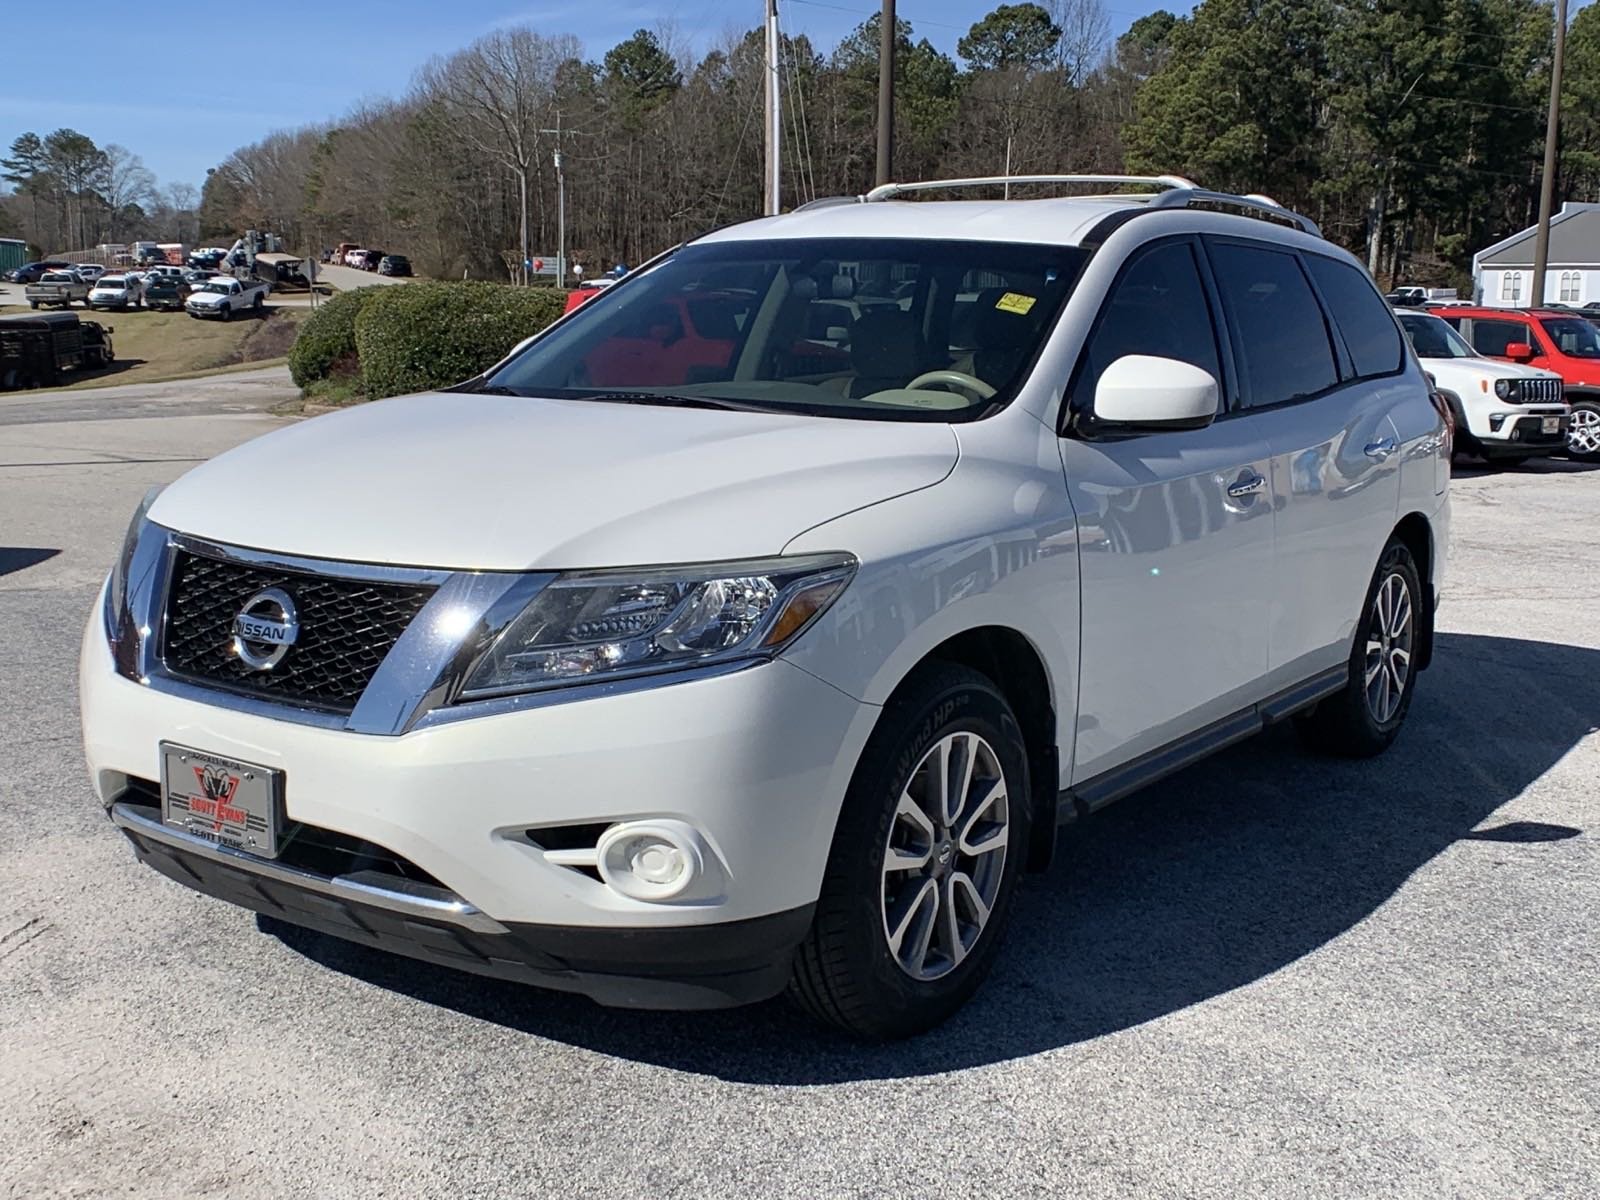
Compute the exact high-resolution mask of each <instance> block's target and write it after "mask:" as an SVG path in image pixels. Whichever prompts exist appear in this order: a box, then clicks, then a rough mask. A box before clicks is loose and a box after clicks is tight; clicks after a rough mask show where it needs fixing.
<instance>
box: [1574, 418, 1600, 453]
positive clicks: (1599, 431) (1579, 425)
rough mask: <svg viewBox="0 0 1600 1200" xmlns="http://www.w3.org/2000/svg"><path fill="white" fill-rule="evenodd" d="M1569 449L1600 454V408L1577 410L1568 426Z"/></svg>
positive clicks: (1576, 451)
mask: <svg viewBox="0 0 1600 1200" xmlns="http://www.w3.org/2000/svg"><path fill="white" fill-rule="evenodd" d="M1567 449H1568V450H1570V451H1571V452H1572V453H1574V454H1600V408H1575V409H1573V410H1572V416H1571V417H1570V418H1569V419H1568V424H1567Z"/></svg>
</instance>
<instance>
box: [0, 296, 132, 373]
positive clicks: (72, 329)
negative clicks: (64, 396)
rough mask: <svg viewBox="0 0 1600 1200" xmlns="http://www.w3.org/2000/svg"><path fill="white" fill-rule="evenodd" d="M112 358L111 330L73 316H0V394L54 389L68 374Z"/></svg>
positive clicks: (47, 314)
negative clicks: (2, 392) (36, 388)
mask: <svg viewBox="0 0 1600 1200" xmlns="http://www.w3.org/2000/svg"><path fill="white" fill-rule="evenodd" d="M114 357H115V354H114V352H113V350H112V346H111V329H110V328H109V327H108V326H104V325H101V324H100V323H99V322H98V321H80V320H79V319H78V316H77V314H76V313H38V314H29V315H27V316H21V317H0V391H10V390H11V389H13V388H34V387H53V386H54V385H56V384H58V383H61V382H62V376H63V375H64V374H65V373H66V372H68V371H71V370H74V369H77V368H81V367H86V366H105V365H106V364H108V363H110V362H111V361H112V360H113V358H114Z"/></svg>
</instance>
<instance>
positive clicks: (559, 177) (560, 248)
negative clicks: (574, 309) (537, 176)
mask: <svg viewBox="0 0 1600 1200" xmlns="http://www.w3.org/2000/svg"><path fill="white" fill-rule="evenodd" d="M537 132H539V133H550V134H554V135H555V139H556V152H555V168H556V286H557V287H559V288H564V287H566V286H567V174H566V172H565V171H564V170H562V168H561V137H562V134H565V135H566V136H567V137H577V136H579V135H578V133H577V131H576V130H573V129H565V130H564V129H562V128H561V110H560V109H559V108H558V109H556V127H555V128H554V129H540V130H538V131H537ZM523 221H524V225H523V229H524V233H523V238H522V261H523V262H524V263H526V262H527V261H528V238H527V233H526V229H527V225H526V221H527V218H526V216H524V218H523ZM524 269H526V267H524ZM523 278H524V280H527V276H524V277H523ZM528 282H531V280H530V281H528Z"/></svg>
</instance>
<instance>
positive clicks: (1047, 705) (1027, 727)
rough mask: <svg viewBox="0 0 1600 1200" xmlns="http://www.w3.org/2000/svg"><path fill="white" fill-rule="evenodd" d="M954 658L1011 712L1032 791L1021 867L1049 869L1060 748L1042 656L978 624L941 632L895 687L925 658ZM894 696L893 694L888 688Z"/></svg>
mask: <svg viewBox="0 0 1600 1200" xmlns="http://www.w3.org/2000/svg"><path fill="white" fill-rule="evenodd" d="M936 662H945V663H953V664H955V665H957V666H963V667H967V668H969V669H971V670H974V671H977V672H978V673H979V674H980V675H983V676H984V677H985V678H987V679H988V680H989V682H990V683H992V684H993V685H994V686H995V687H996V688H997V689H998V690H999V691H1000V693H1001V694H1002V695H1003V696H1005V698H1006V703H1008V704H1009V705H1011V710H1012V712H1014V713H1015V714H1016V717H1017V724H1018V725H1019V726H1020V728H1021V730H1022V737H1023V743H1024V745H1025V746H1026V748H1027V752H1028V777H1029V780H1030V782H1031V792H1032V795H1031V796H1030V797H1029V799H1030V809H1031V813H1032V818H1033V820H1032V824H1031V826H1030V834H1029V842H1028V853H1027V860H1026V863H1025V866H1026V869H1027V870H1029V871H1044V870H1048V869H1049V867H1050V863H1051V861H1052V859H1053V858H1054V856H1055V845H1056V805H1057V799H1058V794H1059V788H1060V775H1061V769H1060V763H1061V752H1060V747H1059V746H1058V744H1057V742H1056V706H1055V703H1054V701H1053V700H1052V690H1051V686H1050V673H1049V670H1048V668H1047V667H1046V666H1045V661H1044V656H1043V655H1041V654H1040V653H1039V650H1038V648H1037V647H1035V646H1034V644H1033V643H1032V642H1031V641H1029V640H1028V638H1027V637H1025V636H1024V635H1023V634H1021V633H1019V632H1018V631H1017V630H1015V629H1012V628H1010V627H1008V626H1004V625H983V626H977V627H975V628H972V629H968V630H965V631H963V632H961V633H958V634H955V635H954V636H952V637H949V638H946V639H945V640H944V641H943V642H940V643H939V644H938V645H937V646H935V647H934V648H933V649H932V650H930V651H928V653H927V654H925V655H923V657H922V658H921V659H919V660H918V661H917V662H916V663H915V664H914V665H913V666H912V668H911V670H910V671H908V672H907V673H906V675H905V678H903V679H902V680H901V681H900V684H899V685H898V686H897V687H896V689H895V691H896V692H899V691H900V689H901V688H904V687H905V686H906V685H907V683H908V682H909V681H911V680H913V679H914V678H915V677H916V676H917V675H918V673H919V672H920V671H921V670H922V669H923V668H924V667H925V666H927V665H928V664H930V663H936ZM890 698H891V699H893V694H891V697H890Z"/></svg>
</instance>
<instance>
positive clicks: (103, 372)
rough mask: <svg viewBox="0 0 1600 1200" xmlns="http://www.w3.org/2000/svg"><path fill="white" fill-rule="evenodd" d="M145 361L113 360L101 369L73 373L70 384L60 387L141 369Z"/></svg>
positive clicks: (135, 359) (136, 359) (132, 359)
mask: <svg viewBox="0 0 1600 1200" xmlns="http://www.w3.org/2000/svg"><path fill="white" fill-rule="evenodd" d="M144 364H145V360H144V359H142V358H114V359H112V360H111V361H110V362H109V363H107V364H106V365H105V366H103V367H93V368H89V369H86V370H81V371H74V372H73V373H72V376H71V379H72V382H71V383H65V384H62V385H61V386H62V387H72V386H74V385H75V384H76V383H77V382H78V381H79V380H80V379H105V378H107V377H108V376H111V375H121V374H122V373H123V372H124V371H131V370H132V369H133V368H134V367H142V366H144Z"/></svg>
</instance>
